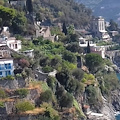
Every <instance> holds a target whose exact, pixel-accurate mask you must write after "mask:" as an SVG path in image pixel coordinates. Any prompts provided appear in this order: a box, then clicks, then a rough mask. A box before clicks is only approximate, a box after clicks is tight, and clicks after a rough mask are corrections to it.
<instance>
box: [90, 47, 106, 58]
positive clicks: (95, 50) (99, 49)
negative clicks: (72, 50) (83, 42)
mask: <svg viewBox="0 0 120 120" xmlns="http://www.w3.org/2000/svg"><path fill="white" fill-rule="evenodd" d="M90 50H91V53H96V54H99V55H100V56H101V57H102V58H105V47H104V46H92V47H90Z"/></svg>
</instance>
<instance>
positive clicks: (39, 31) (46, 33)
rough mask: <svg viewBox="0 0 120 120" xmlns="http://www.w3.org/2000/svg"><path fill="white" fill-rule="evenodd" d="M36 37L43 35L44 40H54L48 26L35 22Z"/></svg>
mask: <svg viewBox="0 0 120 120" xmlns="http://www.w3.org/2000/svg"><path fill="white" fill-rule="evenodd" d="M35 29H36V37H41V36H42V37H43V38H44V39H45V40H51V41H52V42H54V39H55V35H53V36H52V35H51V31H50V27H49V26H40V24H36V23H35Z"/></svg>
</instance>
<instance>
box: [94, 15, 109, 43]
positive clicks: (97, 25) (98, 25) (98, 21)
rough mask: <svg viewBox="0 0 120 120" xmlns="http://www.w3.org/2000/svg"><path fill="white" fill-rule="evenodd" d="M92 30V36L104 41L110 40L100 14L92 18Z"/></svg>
mask: <svg viewBox="0 0 120 120" xmlns="http://www.w3.org/2000/svg"><path fill="white" fill-rule="evenodd" d="M92 31H93V33H94V37H98V38H99V39H101V40H104V41H108V40H111V38H110V36H109V34H108V32H107V31H106V29H105V20H104V18H103V17H102V16H99V17H98V18H95V19H93V22H92Z"/></svg>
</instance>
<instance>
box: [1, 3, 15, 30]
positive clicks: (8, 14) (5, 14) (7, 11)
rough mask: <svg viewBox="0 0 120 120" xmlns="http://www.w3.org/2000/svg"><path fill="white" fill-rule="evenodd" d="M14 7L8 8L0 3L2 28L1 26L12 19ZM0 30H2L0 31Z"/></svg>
mask: <svg viewBox="0 0 120 120" xmlns="http://www.w3.org/2000/svg"><path fill="white" fill-rule="evenodd" d="M15 12H16V11H15V9H12V8H8V7H3V6H1V5H0V19H1V24H0V27H1V28H3V26H4V25H5V24H6V23H9V25H10V23H11V22H12V20H13V19H14V17H15V15H16V13H15ZM0 32H2V31H0Z"/></svg>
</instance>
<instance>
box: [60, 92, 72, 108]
mask: <svg viewBox="0 0 120 120" xmlns="http://www.w3.org/2000/svg"><path fill="white" fill-rule="evenodd" d="M59 105H60V107H61V108H62V107H72V105H73V96H72V95H71V94H70V93H66V94H64V95H63V96H62V97H61V99H60V101H59Z"/></svg>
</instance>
